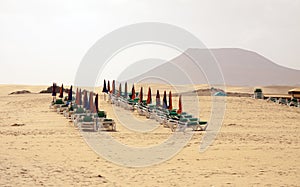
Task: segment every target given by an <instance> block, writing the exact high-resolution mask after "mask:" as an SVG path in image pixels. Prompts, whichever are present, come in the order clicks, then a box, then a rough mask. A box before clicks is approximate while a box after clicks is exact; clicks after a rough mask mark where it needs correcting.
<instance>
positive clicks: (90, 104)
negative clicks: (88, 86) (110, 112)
mask: <svg viewBox="0 0 300 187" xmlns="http://www.w3.org/2000/svg"><path fill="white" fill-rule="evenodd" d="M93 97H94V94H93V92H90V97H89V108H90V111H91V112H94V111H95V110H94V98H93Z"/></svg>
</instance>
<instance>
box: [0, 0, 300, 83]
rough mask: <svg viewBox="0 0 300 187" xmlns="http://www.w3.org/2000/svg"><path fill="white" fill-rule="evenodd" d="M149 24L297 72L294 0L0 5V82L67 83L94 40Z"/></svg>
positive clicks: (299, 17) (53, 0) (298, 8)
mask: <svg viewBox="0 0 300 187" xmlns="http://www.w3.org/2000/svg"><path fill="white" fill-rule="evenodd" d="M146 21H147V22H149V21H151V22H164V23H169V24H173V25H176V26H179V27H182V28H184V29H186V30H188V31H189V32H191V33H193V34H194V35H196V36H197V37H198V38H199V39H200V40H201V41H202V42H203V43H204V44H205V45H206V46H207V47H209V48H223V47H224V48H225V47H235V48H243V49H248V50H253V51H255V52H257V53H259V54H261V55H264V56H265V57H267V58H269V59H271V60H272V61H274V62H275V63H278V64H280V65H283V66H287V67H290V68H295V69H300V55H299V52H300V46H299V44H300V24H299V23H300V1H299V0H205V1H201V0H151V1H150V0H148V1H145V0H106V1H101V0H88V1H75V0H64V1H63V0H49V1H46V0H26V1H23V0H19V1H17V0H0V63H1V68H0V80H1V81H0V84H6V83H14V84H51V83H52V82H53V81H56V82H58V83H61V82H64V83H66V84H71V83H73V81H74V77H75V74H76V71H77V68H78V65H79V63H80V61H81V59H82V58H83V56H84V54H85V53H86V52H87V50H88V49H89V48H90V47H91V46H92V45H93V44H94V43H95V42H96V41H97V40H98V39H100V38H101V37H102V36H104V35H105V34H107V33H109V32H111V31H113V30H115V29H117V28H120V27H122V26H126V25H129V24H133V23H139V22H146Z"/></svg>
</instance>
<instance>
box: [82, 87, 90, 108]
mask: <svg viewBox="0 0 300 187" xmlns="http://www.w3.org/2000/svg"><path fill="white" fill-rule="evenodd" d="M88 102H89V101H88V97H87V91H86V90H84V91H83V107H84V108H85V109H89V104H88Z"/></svg>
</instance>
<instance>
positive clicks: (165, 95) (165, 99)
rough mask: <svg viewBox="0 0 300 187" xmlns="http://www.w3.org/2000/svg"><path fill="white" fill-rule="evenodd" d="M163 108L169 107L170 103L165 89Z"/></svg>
mask: <svg viewBox="0 0 300 187" xmlns="http://www.w3.org/2000/svg"><path fill="white" fill-rule="evenodd" d="M163 108H165V109H167V108H168V104H167V92H166V91H164V97H163Z"/></svg>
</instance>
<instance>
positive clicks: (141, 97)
mask: <svg viewBox="0 0 300 187" xmlns="http://www.w3.org/2000/svg"><path fill="white" fill-rule="evenodd" d="M142 102H143V87H141V90H140V95H139V103H142Z"/></svg>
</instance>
